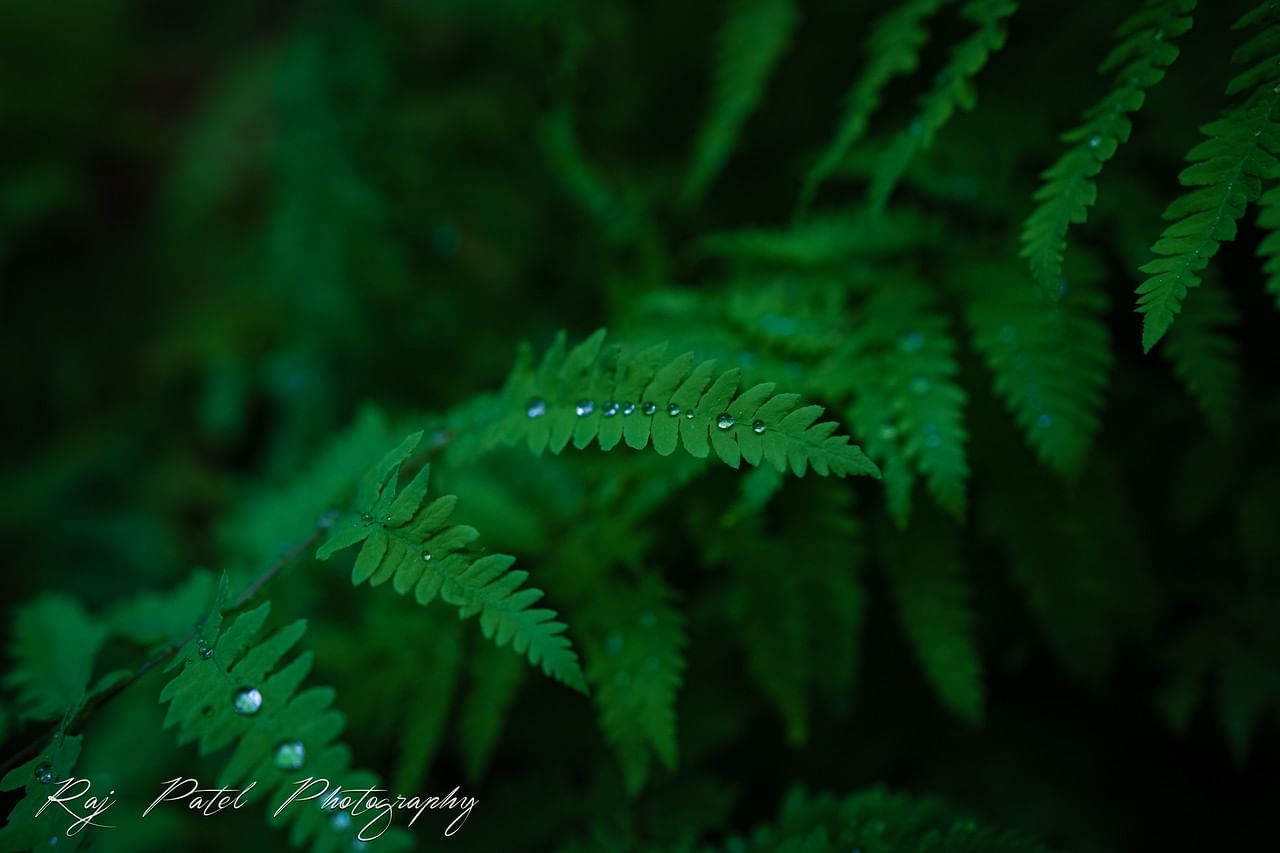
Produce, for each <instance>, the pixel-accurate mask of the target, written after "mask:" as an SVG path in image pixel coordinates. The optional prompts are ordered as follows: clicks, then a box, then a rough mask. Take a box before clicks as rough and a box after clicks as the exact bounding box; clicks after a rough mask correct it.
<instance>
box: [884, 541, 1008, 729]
mask: <svg viewBox="0 0 1280 853" xmlns="http://www.w3.org/2000/svg"><path fill="white" fill-rule="evenodd" d="M881 545H882V552H883V553H884V555H885V561H884V567H885V572H886V574H887V575H888V583H889V588H890V589H891V590H892V591H893V597H894V602H895V603H896V604H897V608H898V616H899V618H900V619H901V621H902V626H903V628H904V630H905V631H906V634H907V637H908V638H909V639H910V640H911V644H912V646H914V648H915V652H916V657H917V658H918V659H919V661H920V665H921V667H922V668H923V669H924V673H925V675H926V677H927V678H928V680H929V682H930V683H931V684H932V685H933V688H934V690H936V691H937V693H938V696H939V697H940V698H941V699H942V701H943V702H944V703H945V704H946V705H947V707H948V708H950V709H951V710H952V711H955V712H956V713H957V714H958V715H960V716H961V717H962V718H964V719H965V720H967V721H968V722H970V723H976V722H978V720H979V719H981V717H982V697H983V688H982V658H981V657H980V656H979V654H978V648H977V641H976V638H975V637H974V624H973V622H974V618H973V609H972V604H971V602H970V592H969V582H968V580H967V578H966V577H965V567H964V561H963V557H962V555H961V553H960V544H959V542H958V541H957V538H956V536H955V533H954V531H953V530H951V529H949V528H948V527H947V526H944V525H942V524H941V523H929V524H924V525H917V526H913V527H912V529H911V532H910V533H902V532H897V533H888V532H887V533H886V535H885V536H884V538H883V541H882V543H881Z"/></svg>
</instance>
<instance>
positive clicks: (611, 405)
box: [600, 400, 622, 418]
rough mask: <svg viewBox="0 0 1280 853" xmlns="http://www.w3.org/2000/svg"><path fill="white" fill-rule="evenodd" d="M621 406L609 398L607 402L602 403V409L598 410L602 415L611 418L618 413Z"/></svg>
mask: <svg viewBox="0 0 1280 853" xmlns="http://www.w3.org/2000/svg"><path fill="white" fill-rule="evenodd" d="M621 408H622V407H621V406H619V405H618V404H617V403H615V402H613V401H612V400H610V401H609V402H607V403H605V404H604V409H603V410H602V411H601V412H600V414H602V415H604V416H605V417H606V418H611V417H613V416H614V415H616V414H618V411H619V410H620V409H621Z"/></svg>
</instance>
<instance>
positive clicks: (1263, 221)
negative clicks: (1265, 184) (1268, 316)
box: [1258, 186, 1280, 308]
mask: <svg viewBox="0 0 1280 853" xmlns="http://www.w3.org/2000/svg"><path fill="white" fill-rule="evenodd" d="M1258 227H1259V228H1261V229H1262V231H1263V238H1262V242H1260V243H1259V244H1258V254H1259V255H1261V256H1262V257H1263V258H1265V261H1264V262H1263V265H1262V271H1263V272H1264V273H1266V276H1267V292H1268V293H1270V294H1271V295H1272V296H1274V297H1275V299H1276V308H1280V186H1278V187H1272V188H1271V189H1269V190H1267V191H1266V192H1265V193H1263V194H1262V198H1260V199H1258Z"/></svg>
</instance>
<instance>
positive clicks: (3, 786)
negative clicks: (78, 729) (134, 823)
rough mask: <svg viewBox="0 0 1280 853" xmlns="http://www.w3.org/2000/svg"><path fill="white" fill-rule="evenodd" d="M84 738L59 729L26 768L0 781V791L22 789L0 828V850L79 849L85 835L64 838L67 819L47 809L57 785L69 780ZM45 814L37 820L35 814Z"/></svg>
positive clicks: (60, 813) (18, 767) (61, 814)
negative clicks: (42, 811) (20, 796)
mask: <svg viewBox="0 0 1280 853" xmlns="http://www.w3.org/2000/svg"><path fill="white" fill-rule="evenodd" d="M83 742H84V738H83V737H81V736H80V735H67V734H66V733H65V732H64V731H63V730H62V729H59V731H58V732H57V733H56V734H55V735H54V737H53V740H52V741H51V742H50V743H49V744H48V745H47V746H46V747H45V748H44V749H42V750H41V751H40V754H39V755H37V756H36V757H35V758H33V759H31V760H30V761H28V762H26V763H25V764H20V765H18V766H17V767H15V768H13V769H12V770H10V771H9V772H8V773H6V774H5V776H4V778H3V779H0V791H16V790H18V789H22V791H23V797H22V799H21V800H20V801H19V802H18V804H17V805H15V806H14V807H13V811H11V812H10V813H9V818H8V821H7V822H6V823H5V825H4V827H3V828H0V850H3V851H5V853H8V851H15V853H17V851H23V850H27V851H30V850H36V849H49V848H54V847H56V848H57V849H59V850H63V849H67V848H76V847H79V846H80V845H81V844H82V843H83V842H84V841H85V840H86V836H87V835H88V833H79V834H76V835H70V836H69V835H67V834H66V833H67V823H68V819H67V816H66V812H64V811H62V810H61V809H58V808H54V809H46V808H44V807H45V806H46V805H48V798H49V796H50V795H51V793H52V792H53V791H54V790H56V789H57V787H58V783H59V782H63V781H65V780H67V779H70V778H71V776H72V775H73V774H72V772H71V771H72V769H73V768H74V767H75V765H76V761H77V760H78V759H79V758H80V747H81V746H82V745H83ZM41 809H44V813H43V814H40V815H38V816H37V814H36V813H37V812H39V811H41Z"/></svg>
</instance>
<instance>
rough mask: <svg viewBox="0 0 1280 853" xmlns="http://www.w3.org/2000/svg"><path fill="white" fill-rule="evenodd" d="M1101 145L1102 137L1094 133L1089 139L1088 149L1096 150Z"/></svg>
mask: <svg viewBox="0 0 1280 853" xmlns="http://www.w3.org/2000/svg"><path fill="white" fill-rule="evenodd" d="M1101 144H1102V137H1101V136H1099V135H1098V134H1096V133H1095V134H1094V135H1093V136H1090V137H1089V147H1090V148H1097V147H1098V146H1099V145H1101Z"/></svg>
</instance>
